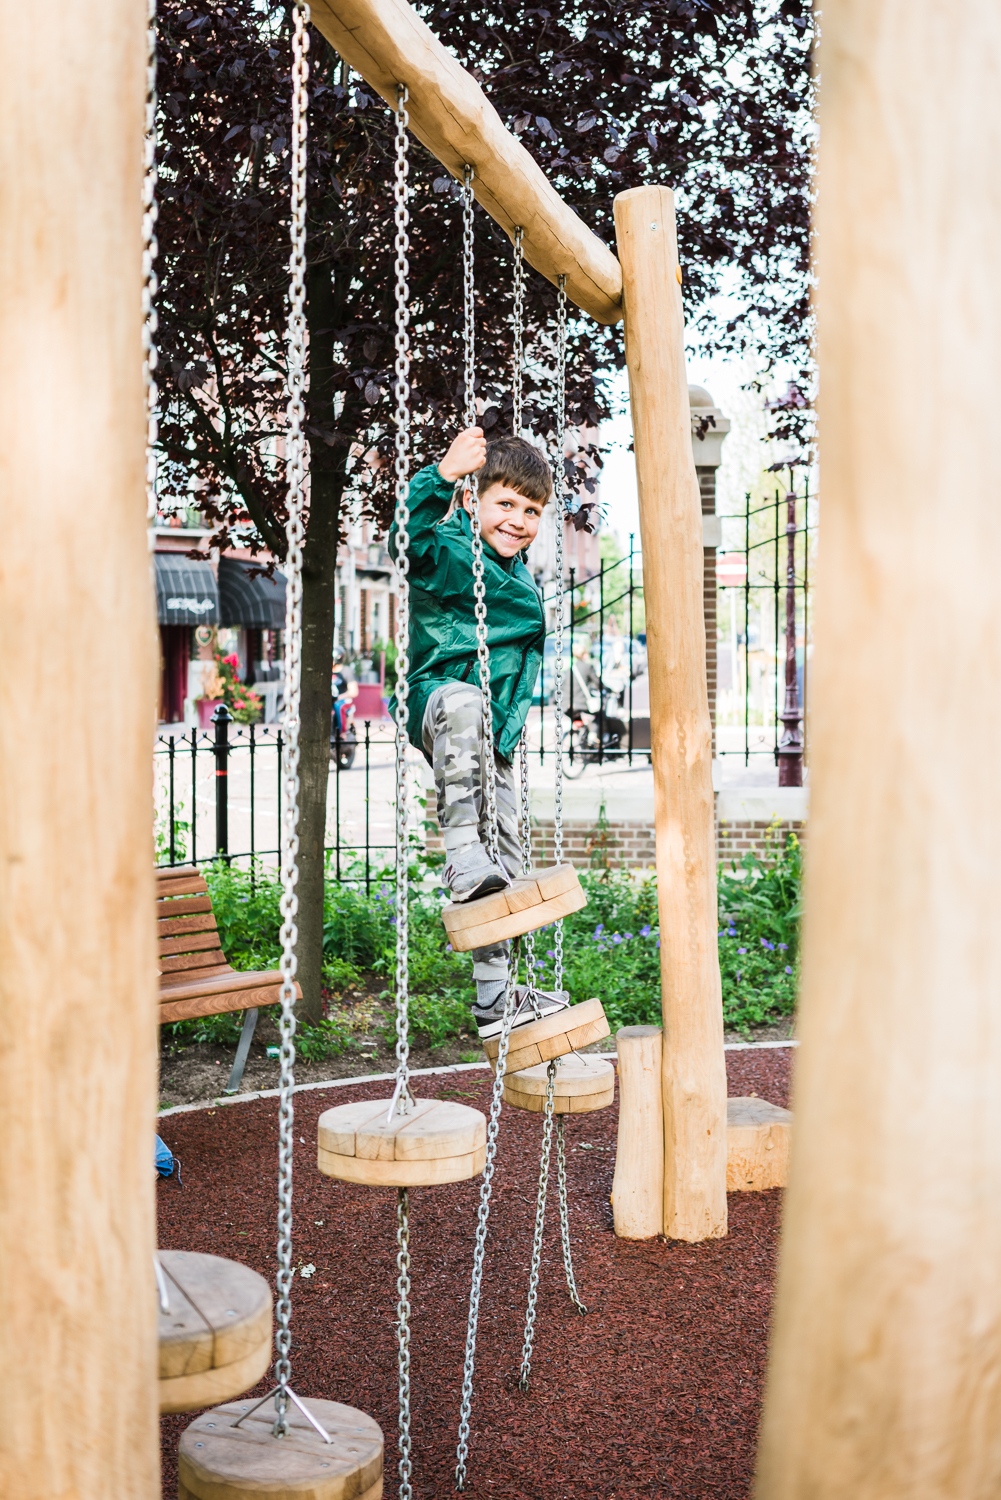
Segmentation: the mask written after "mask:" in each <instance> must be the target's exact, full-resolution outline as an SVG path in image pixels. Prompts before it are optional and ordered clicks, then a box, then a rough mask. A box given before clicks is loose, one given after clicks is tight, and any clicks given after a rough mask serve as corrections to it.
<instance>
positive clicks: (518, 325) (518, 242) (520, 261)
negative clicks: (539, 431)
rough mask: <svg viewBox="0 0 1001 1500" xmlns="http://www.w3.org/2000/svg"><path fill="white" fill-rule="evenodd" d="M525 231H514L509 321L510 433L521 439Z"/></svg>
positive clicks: (518, 229)
mask: <svg viewBox="0 0 1001 1500" xmlns="http://www.w3.org/2000/svg"><path fill="white" fill-rule="evenodd" d="M524 233H525V231H524V230H523V229H522V228H521V227H520V226H519V227H518V228H517V229H515V231H514V314H513V316H512V319H511V345H512V356H511V363H512V367H513V368H512V371H511V431H512V432H513V433H514V435H515V437H521V405H522V376H523V369H522V365H523V361H524V348H525V254H524V249H523V247H522V241H523V239H524Z"/></svg>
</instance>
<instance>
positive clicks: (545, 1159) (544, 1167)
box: [518, 1058, 556, 1391]
mask: <svg viewBox="0 0 1001 1500" xmlns="http://www.w3.org/2000/svg"><path fill="white" fill-rule="evenodd" d="M555 1102H556V1059H555V1058H554V1059H553V1061H552V1062H551V1063H550V1064H549V1067H548V1068H547V1069H546V1108H545V1124H544V1125H543V1127H542V1156H541V1158H540V1160H539V1191H538V1196H537V1198H536V1201H535V1234H534V1235H533V1237H532V1270H531V1274H530V1275H529V1278H528V1307H527V1309H526V1312H525V1337H524V1341H523V1343H522V1346H521V1370H520V1371H519V1374H518V1388H519V1390H522V1391H527V1390H528V1379H529V1376H530V1375H531V1373H532V1346H533V1344H534V1343H535V1310H536V1304H537V1302H538V1298H539V1271H540V1268H541V1265H542V1232H543V1230H544V1229H545V1226H546V1194H547V1192H548V1190H549V1153H550V1150H551V1147H552V1142H553V1110H554V1108H555Z"/></svg>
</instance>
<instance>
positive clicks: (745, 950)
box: [737, 948, 747, 953]
mask: <svg viewBox="0 0 1001 1500" xmlns="http://www.w3.org/2000/svg"><path fill="white" fill-rule="evenodd" d="M737 952H738V953H746V952H747V949H746V948H738V949H737Z"/></svg>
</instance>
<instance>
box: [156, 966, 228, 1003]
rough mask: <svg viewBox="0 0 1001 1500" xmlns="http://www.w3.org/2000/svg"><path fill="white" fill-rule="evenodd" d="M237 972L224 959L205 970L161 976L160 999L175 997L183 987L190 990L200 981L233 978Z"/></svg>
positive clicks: (191, 970) (187, 970)
mask: <svg viewBox="0 0 1001 1500" xmlns="http://www.w3.org/2000/svg"><path fill="white" fill-rule="evenodd" d="M236 972H237V971H236V970H235V969H233V968H231V967H230V965H229V964H228V963H227V962H226V960H225V959H223V961H222V963H221V964H208V965H206V967H205V968H204V969H186V970H184V971H183V972H182V973H180V974H161V975H160V998H161V1000H162V999H163V998H164V996H165V995H168V994H170V995H173V994H174V993H175V992H176V991H177V990H178V989H179V988H180V987H181V986H182V985H183V986H184V988H185V989H190V988H191V986H192V984H193V983H194V982H195V981H196V980H198V979H218V978H219V977H220V976H223V975H225V976H226V977H227V978H232V976H233V975H234V974H235V973H236Z"/></svg>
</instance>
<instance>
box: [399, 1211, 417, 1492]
mask: <svg viewBox="0 0 1001 1500" xmlns="http://www.w3.org/2000/svg"><path fill="white" fill-rule="evenodd" d="M396 1243H397V1245H398V1246H399V1251H398V1253H397V1256H396V1268H397V1271H398V1272H399V1275H398V1277H397V1281H396V1295H397V1299H398V1301H397V1312H398V1317H397V1322H396V1342H397V1344H398V1345H399V1372H400V1415H399V1419H398V1425H399V1432H400V1463H399V1474H400V1500H411V1496H412V1494H413V1491H412V1489H411V1488H410V1478H411V1475H412V1473H413V1464H412V1463H411V1460H410V1197H409V1194H408V1192H407V1189H406V1188H398V1189H397V1193H396Z"/></svg>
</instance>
